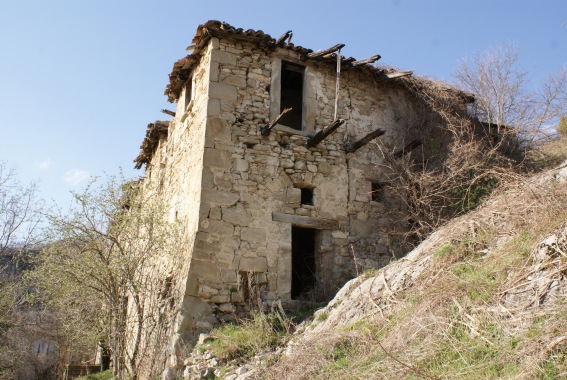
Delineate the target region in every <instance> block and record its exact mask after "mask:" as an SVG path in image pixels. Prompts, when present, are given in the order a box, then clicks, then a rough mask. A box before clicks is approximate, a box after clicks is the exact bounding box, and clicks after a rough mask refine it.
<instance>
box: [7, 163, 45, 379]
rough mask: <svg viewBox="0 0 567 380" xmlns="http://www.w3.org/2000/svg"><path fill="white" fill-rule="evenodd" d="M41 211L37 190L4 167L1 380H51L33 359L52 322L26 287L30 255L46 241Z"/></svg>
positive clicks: (11, 170) (34, 185)
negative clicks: (34, 303) (30, 300)
mask: <svg viewBox="0 0 567 380" xmlns="http://www.w3.org/2000/svg"><path fill="white" fill-rule="evenodd" d="M41 207H42V203H41V201H40V200H39V198H38V196H37V185H36V184H35V183H31V184H29V185H27V186H26V185H23V184H21V182H20V181H19V180H18V178H17V175H16V172H15V171H14V170H13V169H10V168H9V167H8V165H7V163H5V162H0V347H2V349H0V379H14V378H18V377H20V376H24V374H25V373H27V374H28V375H29V376H32V377H33V376H37V377H43V378H47V376H48V372H49V370H50V369H49V368H47V367H48V365H45V364H46V363H41V362H40V361H37V359H38V357H37V355H35V356H34V355H32V351H31V344H32V342H33V341H34V340H36V339H40V338H44V339H45V338H48V337H49V336H48V335H49V331H48V330H49V327H50V326H51V323H50V322H51V321H48V320H46V319H45V318H44V319H43V320H42V319H41V318H39V314H40V312H39V311H38V310H35V309H34V308H33V307H31V306H30V305H29V304H28V302H27V298H26V295H27V293H28V289H27V288H26V287H25V285H24V284H23V282H22V272H23V270H24V269H25V268H26V266H27V265H28V264H29V261H28V259H29V258H28V253H29V250H30V249H32V248H34V246H35V245H36V244H38V242H39V241H40V234H39V228H38V227H39V225H40V222H41V217H42V211H41ZM48 325H49V326H48ZM47 364H48V363H47ZM46 371H47V372H46Z"/></svg>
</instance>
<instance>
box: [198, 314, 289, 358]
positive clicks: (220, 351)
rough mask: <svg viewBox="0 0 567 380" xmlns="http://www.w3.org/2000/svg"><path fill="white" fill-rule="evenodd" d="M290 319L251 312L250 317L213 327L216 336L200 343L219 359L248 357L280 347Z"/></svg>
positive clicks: (278, 315) (279, 315) (287, 330)
mask: <svg viewBox="0 0 567 380" xmlns="http://www.w3.org/2000/svg"><path fill="white" fill-rule="evenodd" d="M290 323H291V322H290V321H289V319H287V317H285V316H282V315H281V314H280V313H277V312H275V313H270V314H264V313H254V314H253V315H252V319H250V320H246V321H243V322H241V323H239V324H226V325H223V326H221V327H218V328H216V329H214V330H213V331H212V332H211V335H212V336H213V337H214V338H215V339H214V340H213V341H212V342H210V343H207V344H205V345H204V346H203V348H205V349H210V350H211V351H213V352H214V354H215V356H216V357H217V358H219V359H221V360H226V361H230V360H235V359H247V358H251V357H253V356H254V355H256V354H258V353H260V352H263V351H266V350H271V349H273V348H274V347H277V346H281V345H282V344H283V343H284V341H285V338H286V336H287V335H288V334H289V333H290V328H291V326H290Z"/></svg>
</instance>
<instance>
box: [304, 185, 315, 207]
mask: <svg viewBox="0 0 567 380" xmlns="http://www.w3.org/2000/svg"><path fill="white" fill-rule="evenodd" d="M301 204H302V205H310V206H313V189H309V188H307V187H303V188H301Z"/></svg>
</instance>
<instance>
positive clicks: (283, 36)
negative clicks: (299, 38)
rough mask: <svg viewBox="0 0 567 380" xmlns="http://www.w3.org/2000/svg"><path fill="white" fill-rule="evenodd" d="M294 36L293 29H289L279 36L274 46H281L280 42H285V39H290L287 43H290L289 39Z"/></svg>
mask: <svg viewBox="0 0 567 380" xmlns="http://www.w3.org/2000/svg"><path fill="white" fill-rule="evenodd" d="M292 36H293V32H292V31H291V30H288V31H287V32H285V33H284V34H282V35H281V36H280V38H278V39H277V40H276V43H275V44H274V47H278V46H280V44H281V43H282V42H284V41H285V40H288V41H287V43H289V41H291V37H292Z"/></svg>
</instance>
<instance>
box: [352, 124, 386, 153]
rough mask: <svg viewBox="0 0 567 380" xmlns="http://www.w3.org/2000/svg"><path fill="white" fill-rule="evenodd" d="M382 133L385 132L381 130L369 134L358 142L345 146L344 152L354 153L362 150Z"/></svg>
mask: <svg viewBox="0 0 567 380" xmlns="http://www.w3.org/2000/svg"><path fill="white" fill-rule="evenodd" d="M384 133H386V131H384V130H382V129H377V130H375V131H373V132H370V133H369V134H367V135H366V136H364V137H363V138H361V139H360V140H358V141H356V142H353V143H352V144H348V145H345V152H347V153H354V152H356V151H357V150H359V149H360V148H362V147H363V146H364V145H366V144H368V143H369V142H370V141H372V140H374V139H375V138H377V137H380V136H382V135H383V134H384Z"/></svg>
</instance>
